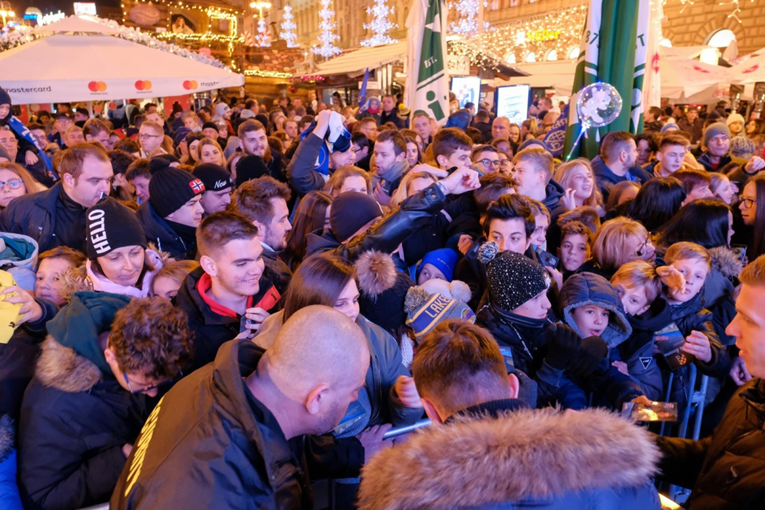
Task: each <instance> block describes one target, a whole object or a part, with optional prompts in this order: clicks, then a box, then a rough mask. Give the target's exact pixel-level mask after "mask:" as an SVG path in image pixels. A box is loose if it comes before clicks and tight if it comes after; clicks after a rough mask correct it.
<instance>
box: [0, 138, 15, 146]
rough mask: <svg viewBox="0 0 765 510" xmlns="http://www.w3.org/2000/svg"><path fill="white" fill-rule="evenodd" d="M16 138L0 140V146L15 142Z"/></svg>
mask: <svg viewBox="0 0 765 510" xmlns="http://www.w3.org/2000/svg"><path fill="white" fill-rule="evenodd" d="M15 141H16V138H15V137H13V138H0V145H7V144H9V143H12V142H15Z"/></svg>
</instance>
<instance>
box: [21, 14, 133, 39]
mask: <svg viewBox="0 0 765 510" xmlns="http://www.w3.org/2000/svg"><path fill="white" fill-rule="evenodd" d="M35 32H37V33H40V34H63V33H75V32H78V33H82V34H118V33H119V30H117V29H116V28H114V27H110V26H109V25H107V24H105V23H101V22H99V21H98V20H95V19H93V18H91V17H90V16H87V15H82V14H81V15H79V16H69V17H68V18H64V19H62V20H59V21H56V22H55V23H51V24H50V25H42V26H39V27H37V28H36V29H35Z"/></svg>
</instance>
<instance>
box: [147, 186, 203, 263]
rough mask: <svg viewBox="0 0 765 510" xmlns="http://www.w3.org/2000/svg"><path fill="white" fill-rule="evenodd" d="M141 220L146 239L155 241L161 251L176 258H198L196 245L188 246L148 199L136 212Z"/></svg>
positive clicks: (151, 241)
mask: <svg viewBox="0 0 765 510" xmlns="http://www.w3.org/2000/svg"><path fill="white" fill-rule="evenodd" d="M136 216H138V221H139V222H141V226H142V227H143V231H144V234H145V235H146V240H147V241H149V242H150V243H153V244H154V245H155V246H156V247H157V249H158V250H159V251H163V252H165V253H167V254H168V255H169V256H170V258H173V259H176V260H194V258H196V252H197V249H196V246H187V245H186V243H184V242H183V239H181V236H179V235H178V234H176V233H175V231H174V230H173V229H172V228H171V227H170V225H168V224H167V222H166V221H165V220H164V218H162V217H161V216H160V215H159V214H158V213H157V211H155V210H154V208H153V207H152V206H151V203H150V202H149V201H148V200H147V201H146V202H144V203H143V204H141V207H139V208H138V212H137V213H136Z"/></svg>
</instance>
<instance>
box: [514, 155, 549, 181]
mask: <svg viewBox="0 0 765 510" xmlns="http://www.w3.org/2000/svg"><path fill="white" fill-rule="evenodd" d="M521 161H528V162H529V163H531V164H532V165H534V168H535V169H536V170H537V171H538V172H544V173H545V181H546V182H550V179H552V174H553V157H552V154H550V153H549V152H547V151H546V150H544V149H543V148H541V147H533V146H532V147H529V148H527V149H523V150H522V151H521V152H519V153H518V154H516V155H515V157H514V158H513V165H514V166H518V163H520V162H521Z"/></svg>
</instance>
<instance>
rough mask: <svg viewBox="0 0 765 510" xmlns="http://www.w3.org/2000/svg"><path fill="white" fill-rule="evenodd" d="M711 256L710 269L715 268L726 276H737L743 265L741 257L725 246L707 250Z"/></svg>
mask: <svg viewBox="0 0 765 510" xmlns="http://www.w3.org/2000/svg"><path fill="white" fill-rule="evenodd" d="M709 255H710V256H711V257H712V269H717V270H718V271H720V273H722V275H723V276H724V277H726V278H733V277H735V278H738V275H739V274H740V273H741V270H742V269H743V266H742V264H741V259H740V258H739V257H738V255H736V254H735V253H734V252H733V250H731V249H729V248H726V247H725V246H718V247H717V248H712V249H710V250H709Z"/></svg>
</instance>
